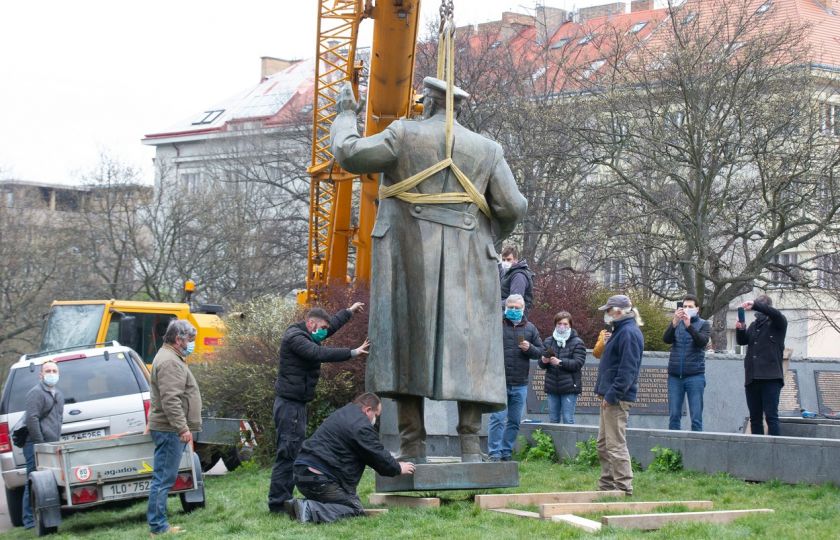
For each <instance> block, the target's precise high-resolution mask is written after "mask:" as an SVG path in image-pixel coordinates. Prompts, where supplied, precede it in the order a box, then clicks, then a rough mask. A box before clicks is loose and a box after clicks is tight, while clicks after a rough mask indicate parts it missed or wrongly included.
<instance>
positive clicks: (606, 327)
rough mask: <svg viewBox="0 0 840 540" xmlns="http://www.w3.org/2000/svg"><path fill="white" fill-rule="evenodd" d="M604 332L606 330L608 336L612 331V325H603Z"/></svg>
mask: <svg viewBox="0 0 840 540" xmlns="http://www.w3.org/2000/svg"><path fill="white" fill-rule="evenodd" d="M604 330H606V331H607V332H609V333H610V334H612V331H613V324H612V323H607V324H605V325H604Z"/></svg>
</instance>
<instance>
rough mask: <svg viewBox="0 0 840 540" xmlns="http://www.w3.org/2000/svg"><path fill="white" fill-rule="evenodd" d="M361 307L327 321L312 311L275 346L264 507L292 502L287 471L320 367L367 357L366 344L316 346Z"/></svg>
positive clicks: (275, 508)
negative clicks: (273, 443)
mask: <svg viewBox="0 0 840 540" xmlns="http://www.w3.org/2000/svg"><path fill="white" fill-rule="evenodd" d="M363 307H364V304H362V303H361V302H356V303H355V304H353V305H352V306H350V307H349V308H348V309H343V310H341V311H339V312H338V313H336V314H335V315H334V316H332V317H330V316H329V315H328V314H327V312H326V311H324V310H323V309H320V308H314V309H312V310H310V311H309V313H307V314H306V319H305V320H303V321H301V322H299V323H295V324H293V325H291V326H290V327H289V328H287V329H286V333H285V334H283V341H282V342H281V343H280V369H279V372H278V373H277V382H276V383H275V385H274V388H275V391H276V396H275V398H274V427H275V429H276V430H277V454H276V456H275V458H274V467H273V468H272V469H271V487H270V488H269V490H268V508H269V510H271V511H272V512H283V503H284V502H285V501H287V500H288V499H291V498H292V490H293V489H294V476H293V472H292V468H293V465H294V462H295V458H296V457H297V455H298V452H299V451H300V446H301V444H303V438H304V436H305V435H306V404H307V403H309V402H310V401H312V399H313V398H314V397H315V385H316V384H318V379H319V378H320V376H321V364H322V363H324V362H343V361H345V360H350V359H351V358H355V357H356V356H358V355H360V354H367V352H368V346H369V343H368V340H367V339H366V340H365V342H364V343H362V345H361V346H359V347H358V348H356V349H346V348H342V347H337V348H332V347H322V346H321V342H322V341H323V340H324V339H326V338H328V337H329V336H331V335H333V334H334V333H336V332H337V331H338V330H339V328H341V327H342V326H344V324H345V323H347V321H349V320H350V317H352V316H353V314H354V313H358V312H360V311H361V310H362V308H363Z"/></svg>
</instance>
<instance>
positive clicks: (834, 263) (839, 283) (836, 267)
mask: <svg viewBox="0 0 840 540" xmlns="http://www.w3.org/2000/svg"><path fill="white" fill-rule="evenodd" d="M817 285H818V286H819V287H820V288H822V289H834V290H837V289H840V254H838V253H831V254H829V255H823V256H822V257H820V258H819V263H818V277H817Z"/></svg>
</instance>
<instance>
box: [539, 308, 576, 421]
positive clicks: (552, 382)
mask: <svg viewBox="0 0 840 540" xmlns="http://www.w3.org/2000/svg"><path fill="white" fill-rule="evenodd" d="M543 348H544V349H545V352H544V356H543V357H542V358H540V363H539V364H538V365H539V367H540V368H541V369H544V370H545V395H546V398H547V399H548V420H549V422H551V423H553V424H559V423H560V419H561V418H562V420H563V423H564V424H574V423H575V406H576V404H577V397H578V395H580V393H581V387H582V385H581V370H582V369H583V364H585V363H586V345H584V344H583V340H582V339H581V338H580V336H578V335H577V332H575V331H574V329H573V328H572V314H571V313H569V312H568V311H561V312H559V313H558V314H557V315H555V316H554V332H553V333H552V334H551V336H549V337H548V338H546V339H545V341H543Z"/></svg>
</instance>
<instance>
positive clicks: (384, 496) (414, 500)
mask: <svg viewBox="0 0 840 540" xmlns="http://www.w3.org/2000/svg"><path fill="white" fill-rule="evenodd" d="M368 501H369V502H370V504H384V505H385V506H406V507H409V508H440V499H439V498H438V497H411V496H408V495H391V494H389V493H372V494H371V496H370V497H369V498H368Z"/></svg>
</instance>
